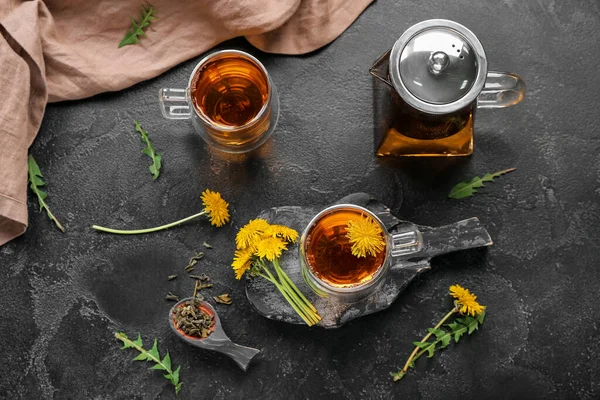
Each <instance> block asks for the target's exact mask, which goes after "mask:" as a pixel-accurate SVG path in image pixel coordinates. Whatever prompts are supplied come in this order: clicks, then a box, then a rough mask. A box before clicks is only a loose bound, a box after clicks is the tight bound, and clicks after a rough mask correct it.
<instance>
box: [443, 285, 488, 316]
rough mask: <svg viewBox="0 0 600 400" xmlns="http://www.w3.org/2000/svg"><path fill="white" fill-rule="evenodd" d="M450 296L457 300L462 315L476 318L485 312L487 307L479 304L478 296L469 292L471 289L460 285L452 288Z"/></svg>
mask: <svg viewBox="0 0 600 400" xmlns="http://www.w3.org/2000/svg"><path fill="white" fill-rule="evenodd" d="M450 296H452V297H454V298H455V299H456V305H457V306H458V307H460V308H459V311H460V312H461V314H465V315H467V314H468V315H471V316H473V317H474V316H475V315H476V314H481V313H482V312H483V310H485V306H482V305H481V304H479V303H478V302H477V296H475V295H474V294H473V293H471V292H469V289H465V288H463V287H462V286H460V285H452V286H450Z"/></svg>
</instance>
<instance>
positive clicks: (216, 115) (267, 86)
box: [159, 50, 279, 153]
mask: <svg viewBox="0 0 600 400" xmlns="http://www.w3.org/2000/svg"><path fill="white" fill-rule="evenodd" d="M159 100H160V103H161V110H162V113H163V115H164V116H165V117H166V118H168V119H191V120H192V123H193V125H194V127H195V128H196V131H197V132H198V133H199V134H200V136H202V138H203V139H204V140H205V141H206V142H207V143H209V144H210V145H212V146H213V147H215V148H216V149H218V150H221V151H224V152H228V153H244V152H247V151H250V150H253V149H255V148H257V147H259V146H260V145H262V144H263V143H264V142H266V141H267V139H268V138H269V137H270V135H271V133H272V132H273V130H274V129H275V126H276V125H277V119H278V117H279V97H278V94H277V89H276V87H275V85H274V84H273V82H272V80H271V77H270V76H269V74H268V73H267V70H266V69H265V67H264V65H262V64H261V62H260V61H258V60H257V59H256V58H254V57H253V56H251V55H250V54H248V53H245V52H243V51H239V50H222V51H217V52H215V53H212V54H209V55H208V56H206V57H205V58H203V59H202V60H201V61H200V62H199V63H198V65H196V67H195V68H194V71H193V72H192V74H191V76H190V79H189V82H188V87H187V89H173V88H164V89H161V90H160V92H159Z"/></svg>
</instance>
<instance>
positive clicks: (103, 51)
mask: <svg viewBox="0 0 600 400" xmlns="http://www.w3.org/2000/svg"><path fill="white" fill-rule="evenodd" d="M371 1H373V0H237V1H236V0H189V1H183V0H154V1H152V2H151V3H152V6H153V7H154V8H155V9H156V15H157V16H158V18H159V19H158V20H156V21H154V22H153V24H152V25H151V27H150V28H149V29H148V31H147V36H145V37H143V38H142V41H141V43H139V44H136V45H132V46H125V47H122V48H120V49H119V48H117V45H118V43H119V42H120V41H121V39H122V38H123V36H124V35H125V32H126V31H127V29H128V28H129V27H130V25H131V23H130V20H129V17H130V16H133V17H135V18H136V19H137V18H138V16H139V11H140V8H141V6H142V1H141V0H103V1H90V0H49V1H41V0H32V1H23V0H0V34H1V37H0V90H1V96H0V245H2V244H4V243H6V242H8V241H9V240H11V239H13V238H15V237H17V236H19V235H21V234H22V233H23V232H25V229H26V228H27V151H28V148H29V146H30V145H31V144H32V142H33V140H34V139H35V136H36V134H37V131H38V129H39V127H40V123H41V120H42V117H43V115H44V110H45V107H46V104H47V103H48V102H55V101H62V100H73V99H81V98H84V97H88V96H92V95H94V94H97V93H101V92H106V91H115V90H121V89H123V88H126V87H128V86H131V85H133V84H135V83H137V82H140V81H143V80H146V79H149V78H152V77H155V76H157V75H159V74H161V73H162V72H164V71H166V70H167V69H169V68H171V67H172V66H174V65H176V64H178V63H180V62H182V61H185V60H188V59H190V58H192V57H195V56H198V55H199V54H201V53H203V52H205V51H206V50H208V49H210V48H211V47H213V46H214V45H216V44H218V43H220V42H222V41H224V40H227V39H231V38H234V37H237V36H245V37H246V38H247V39H248V41H249V42H250V43H252V44H253V45H254V46H256V47H257V48H259V49H261V50H263V51H266V52H270V53H281V54H302V53H308V52H310V51H313V50H315V49H317V48H319V47H321V46H323V45H325V44H327V43H329V42H331V41H332V40H334V39H335V38H336V37H338V36H339V35H340V34H341V33H342V32H343V31H344V30H345V29H346V28H347V27H348V26H349V25H350V24H351V23H352V22H353V21H354V20H355V19H356V18H357V17H358V15H360V13H361V12H362V11H363V10H364V9H365V8H366V7H367V6H368V5H369V3H371ZM41 167H42V171H43V166H41ZM54 201H55V202H57V201H60V199H56V198H54Z"/></svg>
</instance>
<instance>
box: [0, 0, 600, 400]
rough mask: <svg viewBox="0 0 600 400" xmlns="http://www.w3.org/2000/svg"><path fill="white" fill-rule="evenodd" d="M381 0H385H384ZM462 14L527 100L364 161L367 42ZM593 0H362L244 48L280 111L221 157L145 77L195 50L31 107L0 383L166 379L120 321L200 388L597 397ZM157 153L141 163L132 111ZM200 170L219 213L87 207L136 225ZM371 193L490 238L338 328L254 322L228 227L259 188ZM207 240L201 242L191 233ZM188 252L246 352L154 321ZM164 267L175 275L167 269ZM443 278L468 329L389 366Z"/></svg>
mask: <svg viewBox="0 0 600 400" xmlns="http://www.w3.org/2000/svg"><path fill="white" fill-rule="evenodd" d="M394 3H395V4H394ZM429 18H447V19H452V20H455V21H457V22H460V23H463V24H464V25H466V26H467V27H468V28H470V29H471V30H472V31H473V32H475V34H476V35H477V36H478V37H479V38H480V40H481V42H482V43H483V45H484V47H485V50H486V53H487V56H488V59H489V61H490V69H494V70H504V71H513V72H516V73H519V74H520V75H522V76H523V77H524V79H525V81H526V82H527V87H528V92H527V95H526V98H525V100H524V101H523V102H522V103H521V104H519V105H518V106H516V107H513V108H510V109H505V110H481V111H479V112H478V115H477V121H476V137H475V153H474V154H473V155H472V156H471V157H469V158H461V159H436V160H433V159H422V160H408V161H407V160H402V161H389V160H379V159H377V158H376V157H375V156H374V152H373V125H374V121H373V114H374V112H373V102H372V100H373V95H372V92H373V81H372V78H371V76H370V75H369V73H368V69H369V67H370V65H371V64H372V62H373V61H374V60H375V59H376V58H377V57H378V56H379V55H380V54H382V53H383V52H385V51H386V50H387V49H388V48H389V47H390V46H391V45H392V44H393V43H394V41H395V40H396V38H398V37H399V35H400V34H401V33H402V32H403V31H404V30H405V29H406V28H408V27H409V26H410V25H412V24H414V23H416V22H419V21H421V20H425V19H429ZM598 43H600V5H599V3H598V2H597V1H596V0H573V1H570V2H558V1H547V2H535V1H522V2H517V1H512V0H505V1H485V2H471V1H465V0H460V1H453V2H439V1H433V2H425V3H424V2H412V1H402V2H383V1H379V2H375V3H374V4H373V5H372V6H370V7H369V8H368V9H367V10H366V11H365V12H364V14H363V15H361V16H360V17H359V19H358V20H357V21H356V22H355V23H354V24H353V25H352V26H351V27H350V28H349V29H348V30H347V31H346V32H345V33H344V34H342V36H341V37H340V38H338V39H337V40H336V41H335V42H333V43H332V44H330V45H328V46H326V47H325V48H323V49H321V50H319V51H316V52H314V53H312V54H309V55H306V56H300V57H289V56H279V55H269V54H263V53H261V52H259V51H257V50H255V49H253V48H252V47H251V46H250V45H248V44H247V43H246V42H245V41H244V40H242V39H240V40H235V41H231V42H227V43H224V44H222V45H221V46H219V48H228V47H235V48H241V49H244V50H247V51H249V52H250V53H252V54H254V55H256V56H257V57H258V58H259V59H260V60H261V61H263V62H264V63H265V65H266V67H267V69H268V70H269V71H270V73H271V74H272V76H273V80H274V81H275V82H276V84H277V86H278V89H279V93H280V98H281V118H280V120H279V126H278V128H277V130H276V132H275V134H274V135H273V137H272V139H271V140H270V141H269V142H268V143H267V144H266V145H265V146H264V147H262V148H261V150H260V151H259V152H258V153H257V154H255V155H254V156H253V157H249V158H245V159H244V158H236V159H224V158H223V157H222V156H221V155H220V154H218V153H216V152H214V151H211V150H209V149H208V148H207V147H206V145H205V144H204V142H203V141H202V140H201V139H200V138H199V137H198V136H197V135H195V134H194V133H193V129H192V127H191V124H189V123H188V122H186V121H167V120H165V119H163V118H162V116H161V114H160V111H159V108H158V102H157V95H156V94H157V92H158V89H159V88H161V87H181V86H182V85H184V84H185V82H186V81H187V78H188V76H189V73H190V72H191V70H192V68H193V66H194V65H195V63H196V62H198V60H199V58H200V57H199V58H197V59H194V60H190V61H188V62H186V63H183V64H181V65H179V66H177V67H176V68H173V69H172V70H171V71H169V72H167V73H165V74H163V75H162V76H160V77H158V78H156V79H153V80H150V81H147V82H144V83H141V84H139V85H136V86H134V87H132V88H130V89H128V90H124V91H121V92H118V93H109V94H103V95H100V96H95V97H93V98H91V99H87V100H83V101H77V102H68V103H62V104H53V105H50V106H48V108H47V111H46V115H45V118H44V122H43V124H42V127H41V131H40V133H39V135H38V138H37V139H36V141H35V143H34V145H33V147H32V149H31V152H32V154H33V155H34V156H35V158H36V159H37V161H38V163H39V165H40V167H41V169H42V172H43V173H44V175H45V177H46V181H47V191H48V194H49V198H48V202H49V205H50V207H51V209H52V210H53V211H54V213H55V214H56V215H57V216H58V218H59V219H60V220H61V222H62V223H63V224H64V225H65V227H66V230H67V231H66V233H64V234H62V233H60V232H59V231H58V230H57V229H56V228H55V227H54V226H53V225H52V223H51V222H50V221H49V220H48V218H47V216H46V215H45V214H42V213H40V212H38V210H37V202H36V200H35V199H34V198H32V197H31V196H30V200H29V211H30V226H29V229H28V231H27V233H26V234H24V235H23V236H21V237H20V238H18V239H16V240H14V241H12V242H10V243H9V244H7V245H5V246H3V247H1V248H0V265H1V267H0V282H2V285H0V305H1V306H0V347H1V348H2V354H3V360H2V363H0V376H2V379H1V381H0V397H2V398H10V399H15V398H27V399H46V398H53V397H54V398H57V399H83V398H86V399H87V398H89V399H92V398H93V399H113V398H115V399H117V398H118V399H137V398H139V399H156V398H165V399H169V398H175V396H174V393H173V389H172V386H171V385H170V384H169V383H168V382H167V381H166V380H165V379H163V378H162V377H160V374H159V373H158V372H157V371H150V370H149V369H148V367H150V366H151V365H150V364H146V363H136V362H132V361H131V359H132V358H133V357H134V356H135V352H133V351H131V350H127V351H121V350H119V347H120V345H119V342H118V341H117V340H116V339H115V338H114V333H115V332H116V331H118V330H122V331H125V332H126V333H128V334H129V335H130V336H134V335H136V334H137V332H141V333H142V337H143V339H144V343H145V344H146V345H150V344H151V341H152V340H153V339H154V338H158V340H159V348H160V350H161V351H162V352H165V351H166V350H168V351H169V352H170V354H171V357H172V359H173V362H174V363H175V364H181V366H182V369H181V379H182V381H183V382H184V386H183V389H182V392H181V394H180V398H182V399H191V398H207V399H228V398H232V399H237V398H244V399H280V398H281V399H283V398H294V399H295V398H309V399H318V398H328V399H332V398H335V399H337V398H344V399H366V398H369V399H370V398H372V399H390V398H405V399H428V400H430V399H458V398H499V399H500V398H502V399H504V398H511V399H521V398H527V399H563V398H581V399H595V398H599V397H600V361H598V360H599V357H598V355H599V353H600V344H599V343H600V342H599V341H598V338H599V335H600V333H599V332H598V315H600V302H598V300H597V296H598V291H599V290H598V289H599V283H600V268H599V266H600V242H599V241H598V238H599V237H600V203H599V200H600V130H599V128H598V124H599V122H600V117H599V116H600V112H599V111H598V110H600V100H599V98H598V88H600V74H598V65H600V52H598V51H597V49H598ZM134 119H136V120H139V121H140V122H141V124H142V125H143V126H144V127H145V128H146V129H147V130H148V131H149V133H150V136H151V138H152V140H153V142H154V145H155V147H156V149H157V150H158V151H160V152H162V153H163V163H164V165H163V169H162V172H161V175H160V178H159V179H158V180H157V181H153V180H152V178H151V175H150V174H149V172H148V170H147V167H148V159H147V158H146V156H144V155H142V154H141V152H140V151H141V149H142V146H141V144H140V140H139V137H138V134H137V133H136V132H135V131H134V128H133V120H134ZM509 167H516V168H517V171H516V172H513V173H512V174H510V175H507V176H504V177H501V178H499V179H498V180H497V181H496V182H495V183H493V184H489V185H487V187H486V188H485V189H482V190H481V193H479V194H478V195H476V196H474V197H472V198H468V199H464V200H460V201H455V200H449V199H447V198H446V195H447V194H448V192H449V190H450V188H451V187H452V186H453V185H454V184H455V183H457V182H459V181H463V180H466V179H469V178H471V177H473V176H475V175H481V174H483V173H485V172H493V171H497V170H500V169H505V168H509ZM205 188H211V189H212V190H217V191H220V192H221V193H222V194H223V196H224V197H225V199H227V200H228V201H229V202H230V203H231V206H232V222H231V224H229V225H227V226H225V227H223V228H220V229H215V228H213V227H211V226H209V224H208V223H207V222H206V221H195V222H191V223H188V224H186V225H184V226H180V227H177V228H175V229H171V230H169V231H165V232H161V233H156V234H149V235H143V236H130V237H125V236H113V235H106V234H100V233H97V232H94V231H92V230H91V229H90V226H91V225H92V224H99V225H104V226H110V227H148V226H154V225H157V224H161V223H166V222H171V221H174V220H176V219H179V218H182V217H184V216H188V215H191V214H192V213H195V212H197V211H198V210H199V209H200V208H201V202H200V199H199V195H200V193H201V191H202V190H204V189H205ZM357 191H363V192H368V193H371V194H373V195H374V196H376V197H378V198H379V200H381V202H383V203H384V204H386V205H388V206H389V207H390V208H391V209H392V211H393V212H394V213H396V214H397V215H402V216H403V217H404V218H406V219H408V220H410V221H413V222H415V223H418V224H421V225H442V224H446V223H451V222H454V221H458V220H460V219H465V218H468V217H473V216H477V217H479V218H480V219H481V221H482V223H483V224H484V225H485V226H486V228H487V229H488V231H489V232H490V234H491V236H492V238H493V239H494V242H495V244H494V246H492V247H491V248H489V249H488V250H474V251H467V252H460V253H454V254H451V255H447V256H441V257H438V258H435V259H434V260H433V269H432V271H430V272H429V273H427V274H424V275H423V276H422V277H421V278H420V279H419V280H418V281H417V282H415V283H414V284H412V285H411V286H410V287H409V288H408V289H407V290H406V291H405V292H404V293H403V294H401V295H400V297H399V298H398V300H397V301H396V303H394V304H393V305H392V306H391V307H390V308H389V309H387V310H385V311H383V312H380V313H377V314H374V315H370V316H367V317H365V318H362V319H359V320H356V321H352V322H350V323H348V324H347V325H346V326H344V327H342V328H340V329H337V330H323V329H319V328H312V329H309V328H307V327H305V326H294V325H288V324H285V323H281V322H276V321H271V320H268V319H266V318H264V317H262V316H260V315H259V314H258V313H257V312H255V311H254V309H253V308H252V306H251V305H250V303H249V302H248V301H247V299H246V297H245V294H244V290H243V283H242V282H238V281H236V280H235V279H234V275H233V273H232V272H231V269H230V268H229V267H228V264H229V263H230V260H231V256H232V253H233V248H234V246H233V242H232V241H233V237H234V234H235V232H236V231H237V228H239V227H240V226H242V225H243V224H244V223H245V222H247V220H248V219H249V218H252V217H255V216H256V215H258V214H259V212H260V211H261V210H263V209H265V208H269V207H273V206H280V205H313V204H323V205H324V204H328V203H330V202H332V201H334V200H336V199H338V198H340V197H342V196H344V195H347V194H349V193H352V192H357ZM203 241H207V242H209V243H211V244H212V245H213V246H214V249H212V250H207V249H203V247H202V242H203ZM200 250H204V251H205V253H206V257H205V259H204V260H202V261H201V262H200V263H199V264H198V267H197V268H196V272H201V273H202V272H205V273H207V274H208V275H210V276H211V277H212V278H213V280H214V282H215V287H213V288H212V291H211V292H209V293H210V294H214V295H216V294H220V293H225V292H227V293H230V294H231V297H232V299H233V305H231V306H223V305H218V310H219V312H220V316H221V319H222V322H223V326H224V328H225V330H226V331H227V332H228V334H229V336H230V337H231V338H232V339H233V340H234V341H236V342H238V343H240V344H244V345H248V346H252V347H257V348H259V349H261V350H262V355H261V356H260V359H259V360H258V362H256V363H255V364H253V365H252V366H251V368H250V370H249V371H248V372H247V373H244V372H242V371H241V370H240V369H239V368H238V367H237V366H236V365H235V363H234V362H233V361H232V360H230V359H228V358H227V357H225V356H223V355H220V354H215V353H210V352H207V351H204V350H201V349H197V348H193V347H190V346H188V345H186V344H185V343H183V342H181V341H179V339H177V338H176V337H175V336H174V335H173V334H172V333H171V331H170V330H169V326H168V324H167V319H166V318H167V312H168V310H169V308H170V307H171V306H172V303H169V302H167V301H165V300H164V297H165V295H166V294H167V293H168V292H169V291H171V292H173V293H176V294H179V295H181V296H185V295H187V294H189V293H190V292H191V290H192V288H193V281H192V280H191V279H189V278H187V277H185V276H184V274H185V273H184V271H183V268H184V266H185V265H186V264H187V260H188V259H189V258H190V257H191V256H192V255H193V253H194V252H195V251H200ZM174 273H178V274H179V277H178V278H177V279H176V280H174V281H167V276H168V275H170V274H174ZM454 283H460V284H461V285H463V286H465V287H468V288H469V289H471V290H472V291H474V292H475V293H476V294H477V295H478V297H479V300H480V301H481V302H482V303H483V304H485V305H487V307H488V311H487V313H488V315H487V319H486V322H485V324H484V325H483V327H482V328H481V330H480V331H478V332H476V333H475V334H474V335H472V336H470V337H468V338H465V339H463V340H462V341H461V342H460V343H458V344H456V345H452V346H451V347H450V348H448V349H446V350H444V351H443V352H440V353H438V354H436V355H435V357H434V358H433V359H422V360H419V362H418V363H417V366H416V368H415V369H412V370H411V371H410V373H409V375H407V377H406V378H405V379H404V380H402V381H401V382H398V383H394V382H392V380H391V377H390V372H391V371H393V370H395V369H396V368H397V367H399V366H402V365H403V363H404V361H405V360H406V358H407V356H408V354H409V353H410V351H411V350H412V346H411V342H412V341H413V340H418V339H419V338H420V337H422V336H423V334H424V333H425V332H426V329H427V328H428V327H430V326H432V325H433V324H434V323H435V322H436V321H437V320H438V319H439V318H441V316H442V315H444V314H445V313H446V312H447V310H449V308H450V306H451V301H450V299H449V298H448V295H447V290H448V287H449V286H450V285H451V284H454Z"/></svg>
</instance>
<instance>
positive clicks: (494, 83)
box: [477, 71, 525, 108]
mask: <svg viewBox="0 0 600 400" xmlns="http://www.w3.org/2000/svg"><path fill="white" fill-rule="evenodd" d="M523 97H525V81H524V80H523V78H521V77H520V76H519V75H516V74H510V73H506V72H496V71H489V72H488V74H487V78H486V80H485V85H484V87H483V90H482V91H481V93H480V94H479V96H478V97H477V108H505V107H510V106H514V105H515V104H517V103H519V102H521V100H523Z"/></svg>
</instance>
